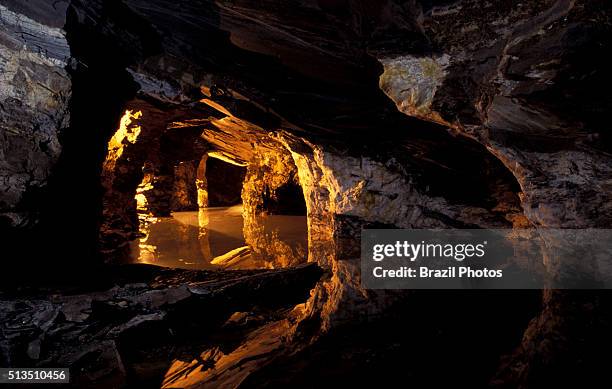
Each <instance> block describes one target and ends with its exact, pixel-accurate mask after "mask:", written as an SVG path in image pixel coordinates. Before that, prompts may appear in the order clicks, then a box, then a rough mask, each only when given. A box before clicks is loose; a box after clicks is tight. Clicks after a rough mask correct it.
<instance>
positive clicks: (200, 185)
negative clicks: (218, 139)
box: [195, 154, 208, 208]
mask: <svg viewBox="0 0 612 389" xmlns="http://www.w3.org/2000/svg"><path fill="white" fill-rule="evenodd" d="M206 161H208V154H204V155H203V156H202V158H201V159H200V163H199V164H198V168H197V171H196V181H195V182H196V190H197V196H198V207H199V208H206V207H208V182H207V180H206Z"/></svg>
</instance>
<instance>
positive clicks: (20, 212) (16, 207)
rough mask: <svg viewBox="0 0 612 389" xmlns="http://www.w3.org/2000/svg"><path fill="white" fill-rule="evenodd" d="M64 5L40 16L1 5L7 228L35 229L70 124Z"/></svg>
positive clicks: (1, 188) (0, 176) (0, 131)
mask: <svg viewBox="0 0 612 389" xmlns="http://www.w3.org/2000/svg"><path fill="white" fill-rule="evenodd" d="M66 5H67V4H66V3H65V2H62V1H60V2H58V3H57V8H56V9H52V10H48V12H49V13H48V14H47V15H42V14H38V13H35V12H33V11H32V10H31V9H28V7H27V6H25V9H20V8H24V6H21V7H20V6H19V5H18V4H15V3H14V2H12V1H9V2H4V1H3V2H2V3H0V105H1V106H2V109H1V110H0V139H1V140H2V141H1V142H0V192H1V193H2V197H1V198H0V224H3V225H8V226H13V227H16V226H21V227H23V226H26V225H30V226H31V225H34V224H36V223H37V221H38V217H39V216H38V213H37V208H39V205H38V204H37V202H38V201H40V196H42V192H43V191H44V189H45V186H46V184H47V181H48V178H49V176H50V174H51V172H52V169H53V166H54V165H55V163H56V162H57V160H58V158H59V155H60V153H61V150H62V146H61V143H60V136H61V133H62V130H64V129H65V128H67V127H68V125H69V123H70V111H69V101H70V96H71V87H72V83H71V78H70V76H69V74H68V72H67V70H66V67H67V66H68V64H69V61H70V48H69V47H68V42H67V41H66V33H65V32H64V31H63V30H62V27H63V25H64V21H65V17H66V15H65V12H66ZM7 6H8V7H7ZM15 8H17V10H16V9H15ZM19 11H21V12H23V14H22V13H19Z"/></svg>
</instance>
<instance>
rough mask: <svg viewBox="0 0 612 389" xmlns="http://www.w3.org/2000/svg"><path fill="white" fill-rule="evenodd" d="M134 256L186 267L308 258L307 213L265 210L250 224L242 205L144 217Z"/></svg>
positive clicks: (267, 264) (280, 263) (272, 264)
mask: <svg viewBox="0 0 612 389" xmlns="http://www.w3.org/2000/svg"><path fill="white" fill-rule="evenodd" d="M141 232H142V233H143V235H144V236H143V237H142V238H140V239H138V240H136V241H134V242H133V243H132V247H131V255H132V258H133V260H134V261H137V262H141V263H148V264H154V265H160V266H167V267H180V268H186V269H218V268H220V267H222V268H229V269H255V268H278V267H286V266H292V265H296V264H299V263H303V262H306V259H307V250H306V248H307V240H308V238H307V226H306V217H305V216H283V215H268V216H265V215H262V216H258V217H249V218H248V221H247V222H246V223H245V222H244V220H243V216H242V207H241V206H234V207H219V208H203V209H200V211H197V212H176V213H173V214H172V217H166V218H155V217H142V219H141Z"/></svg>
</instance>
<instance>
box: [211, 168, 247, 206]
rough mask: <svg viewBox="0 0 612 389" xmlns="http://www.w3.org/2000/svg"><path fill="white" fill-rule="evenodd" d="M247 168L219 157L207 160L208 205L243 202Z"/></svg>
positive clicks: (230, 204) (226, 204)
mask: <svg viewBox="0 0 612 389" xmlns="http://www.w3.org/2000/svg"><path fill="white" fill-rule="evenodd" d="M245 174H246V168H245V167H243V166H237V165H233V164H231V163H227V162H224V161H222V160H220V159H217V158H208V160H207V161H206V179H207V181H208V206H210V207H229V206H232V205H237V204H240V203H241V202H242V198H241V193H242V183H243V181H244V176H245Z"/></svg>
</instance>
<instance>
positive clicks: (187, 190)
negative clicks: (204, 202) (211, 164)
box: [172, 161, 198, 211]
mask: <svg viewBox="0 0 612 389" xmlns="http://www.w3.org/2000/svg"><path fill="white" fill-rule="evenodd" d="M197 163H198V162H197V161H184V162H179V164H178V165H176V166H175V167H174V190H173V194H172V210H173V211H195V210H197V209H198V189H197V184H196V175H197V169H198V165H197Z"/></svg>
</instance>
